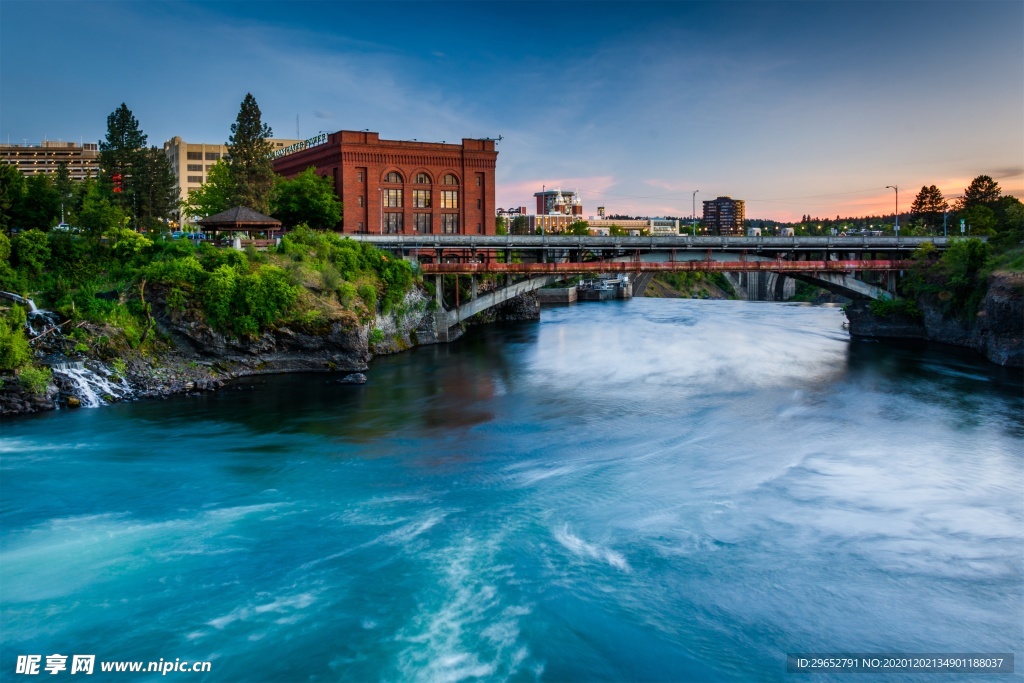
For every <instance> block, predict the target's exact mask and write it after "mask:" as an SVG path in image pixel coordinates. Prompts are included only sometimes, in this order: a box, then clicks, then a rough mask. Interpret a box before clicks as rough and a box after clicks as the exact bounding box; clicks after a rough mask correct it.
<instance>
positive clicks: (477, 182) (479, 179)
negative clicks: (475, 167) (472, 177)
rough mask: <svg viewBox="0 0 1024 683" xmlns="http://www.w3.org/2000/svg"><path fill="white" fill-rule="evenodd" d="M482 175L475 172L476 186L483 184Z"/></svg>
mask: <svg viewBox="0 0 1024 683" xmlns="http://www.w3.org/2000/svg"><path fill="white" fill-rule="evenodd" d="M483 181H484V177H483V176H482V175H480V174H479V173H477V174H476V186H477V187H480V186H481V185H482V184H483Z"/></svg>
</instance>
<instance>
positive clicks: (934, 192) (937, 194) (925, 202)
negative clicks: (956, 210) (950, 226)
mask: <svg viewBox="0 0 1024 683" xmlns="http://www.w3.org/2000/svg"><path fill="white" fill-rule="evenodd" d="M948 207H949V205H948V204H947V203H946V200H945V199H944V198H943V197H942V191H941V190H939V188H938V187H936V186H935V185H931V186H930V187H926V186H924V185H922V186H921V191H920V192H918V193H917V197H915V198H914V201H913V203H912V204H911V205H910V212H911V213H912V214H914V215H915V216H917V217H919V218H920V219H921V220H922V221H924V224H925V226H927V227H928V228H932V229H934V228H935V227H937V226H938V225H939V222H940V221H941V219H942V213H943V212H944V211H945V210H946V209H947V208H948ZM905 234H909V233H905Z"/></svg>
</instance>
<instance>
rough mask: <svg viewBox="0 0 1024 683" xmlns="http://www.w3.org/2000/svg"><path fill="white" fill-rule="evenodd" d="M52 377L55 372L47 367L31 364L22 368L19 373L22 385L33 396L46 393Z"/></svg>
mask: <svg viewBox="0 0 1024 683" xmlns="http://www.w3.org/2000/svg"><path fill="white" fill-rule="evenodd" d="M52 379H53V372H51V370H50V368H46V367H41V368H37V367H34V366H32V365H30V366H28V367H27V368H22V370H21V371H20V372H19V373H18V381H19V382H21V386H23V387H25V389H26V390H27V391H28V392H29V393H30V394H32V395H33V396H43V395H45V394H46V389H47V387H49V386H50V380H52Z"/></svg>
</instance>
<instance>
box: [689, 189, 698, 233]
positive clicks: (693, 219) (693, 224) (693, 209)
mask: <svg viewBox="0 0 1024 683" xmlns="http://www.w3.org/2000/svg"><path fill="white" fill-rule="evenodd" d="M698 192H700V190H694V191H693V197H692V200H693V206H692V207H690V211H691V213H690V235H691V236H693V237H696V236H697V193H698Z"/></svg>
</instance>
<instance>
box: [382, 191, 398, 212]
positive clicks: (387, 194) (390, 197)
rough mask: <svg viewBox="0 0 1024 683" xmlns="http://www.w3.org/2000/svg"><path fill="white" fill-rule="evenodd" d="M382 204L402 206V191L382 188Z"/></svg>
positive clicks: (394, 206) (395, 206)
mask: <svg viewBox="0 0 1024 683" xmlns="http://www.w3.org/2000/svg"><path fill="white" fill-rule="evenodd" d="M384 206H388V207H391V208H395V209H397V208H401V206H402V191H401V190H384Z"/></svg>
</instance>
